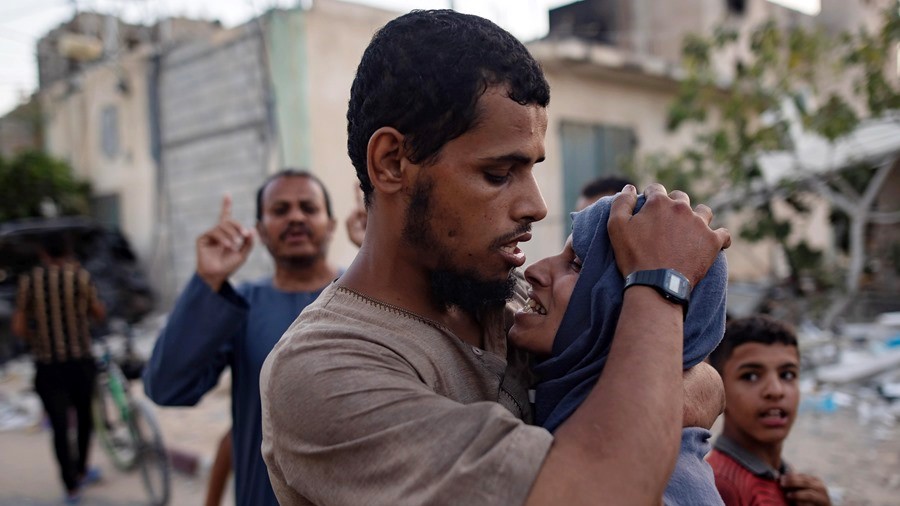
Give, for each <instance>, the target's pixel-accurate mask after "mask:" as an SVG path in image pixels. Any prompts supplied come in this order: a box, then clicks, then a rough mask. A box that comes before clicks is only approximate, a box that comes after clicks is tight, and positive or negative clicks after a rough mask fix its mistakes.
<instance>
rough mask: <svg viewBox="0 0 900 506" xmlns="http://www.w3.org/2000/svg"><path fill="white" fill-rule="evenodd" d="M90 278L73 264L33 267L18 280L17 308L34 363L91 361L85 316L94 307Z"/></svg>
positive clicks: (86, 317)
mask: <svg viewBox="0 0 900 506" xmlns="http://www.w3.org/2000/svg"><path fill="white" fill-rule="evenodd" d="M98 302H99V301H98V298H97V288H96V287H95V286H94V284H93V283H92V282H91V275H90V273H88V272H87V271H86V270H84V269H83V268H82V267H80V266H79V265H78V264H76V263H71V262H70V263H66V264H64V265H62V266H56V265H53V266H41V267H35V268H34V269H32V270H31V272H30V273H28V274H24V275H22V276H20V277H19V291H18V294H17V297H16V304H17V307H18V308H19V309H20V310H21V311H22V312H23V313H24V314H25V316H26V318H27V322H28V330H27V336H26V340H27V342H28V344H29V346H30V348H31V353H32V356H33V357H34V360H35V361H36V362H38V363H44V364H51V363H61V362H69V361H74V360H83V359H88V358H91V356H92V355H91V333H90V327H89V320H88V315H89V314H90V310H91V307H92V306H93V305H94V304H97V303H98Z"/></svg>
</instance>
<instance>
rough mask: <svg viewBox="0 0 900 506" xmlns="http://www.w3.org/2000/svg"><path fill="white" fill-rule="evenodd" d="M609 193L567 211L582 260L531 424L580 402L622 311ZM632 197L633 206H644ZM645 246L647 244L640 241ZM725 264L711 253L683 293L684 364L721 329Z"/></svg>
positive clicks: (554, 423)
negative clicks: (685, 310)
mask: <svg viewBox="0 0 900 506" xmlns="http://www.w3.org/2000/svg"><path fill="white" fill-rule="evenodd" d="M613 198H614V197H604V198H602V199H600V200H598V201H597V202H596V203H594V204H593V205H591V206H590V207H588V208H587V209H584V210H583V211H581V212H578V213H572V218H573V224H572V246H573V248H574V250H575V254H576V255H578V258H580V259H581V260H582V262H583V265H582V269H581V275H580V276H579V278H578V281H577V282H576V283H575V288H574V290H573V292H572V297H571V299H569V306H568V308H566V313H565V315H564V316H563V320H562V323H561V324H560V327H559V331H558V332H557V333H556V338H555V339H554V341H553V353H552V355H551V357H550V358H548V359H546V360H544V361H542V362H541V363H539V364H538V365H537V366H536V367H535V368H534V370H535V372H536V373H537V374H538V376H539V378H540V383H539V384H538V386H537V391H536V396H535V399H536V401H535V422H536V423H537V424H539V425H542V426H544V427H546V428H547V429H548V430H550V431H551V432H552V431H554V430H556V428H557V427H558V426H559V425H560V424H561V423H562V422H564V421H565V420H566V419H567V418H568V417H569V415H571V414H572V413H573V412H574V411H575V409H576V408H578V406H579V405H580V404H581V403H582V401H584V399H585V397H587V395H588V393H590V391H591V389H592V388H593V387H594V384H595V383H596V382H597V378H598V377H600V373H601V372H602V371H603V366H604V365H605V364H606V357H607V356H608V355H609V347H610V345H611V344H612V339H613V334H614V333H615V330H616V323H617V322H618V320H619V313H620V311H621V310H622V288H623V286H624V279H623V277H622V274H621V273H620V272H619V269H618V267H617V266H616V259H615V256H614V255H613V250H612V246H611V244H610V241H609V234H608V233H607V230H606V224H607V222H608V221H609V211H610V207H611V206H612V202H613ZM644 200H645V199H644V196H643V195H641V196H639V197H638V202H637V206H636V208H635V212H637V211H638V210H640V208H641V206H643V204H644ZM647 247H648V248H652V247H654V245H653V244H652V243H651V244H647ZM727 282H728V267H727V264H726V262H725V255H724V254H723V253H719V256H718V258H716V261H715V262H714V263H713V265H712V267H710V269H709V271H708V272H707V274H706V277H704V278H703V280H702V281H700V282H699V283H698V284H697V286H695V287H694V289H693V292H692V293H691V302H690V305H689V309H688V313H687V318H686V319H685V322H684V368H685V369H688V368H690V367H693V366H694V365H697V364H698V363H700V362H701V361H702V360H703V359H704V358H706V356H707V355H709V353H710V352H712V350H713V349H715V347H716V346H717V345H718V344H719V341H721V339H722V335H723V334H724V332H725V289H726V285H727Z"/></svg>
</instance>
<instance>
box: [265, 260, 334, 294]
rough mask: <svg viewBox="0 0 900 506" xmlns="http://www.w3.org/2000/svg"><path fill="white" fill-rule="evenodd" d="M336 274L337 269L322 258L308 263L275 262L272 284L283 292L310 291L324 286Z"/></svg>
mask: <svg viewBox="0 0 900 506" xmlns="http://www.w3.org/2000/svg"><path fill="white" fill-rule="evenodd" d="M337 276H338V270H337V269H336V268H335V267H333V266H332V265H330V264H329V263H328V262H327V261H326V260H325V259H324V258H322V259H318V260H316V261H314V262H313V263H311V264H308V265H296V264H291V263H289V262H283V261H282V262H279V261H276V262H275V275H274V276H272V285H273V286H274V287H275V288H277V289H278V290H281V291H283V292H312V291H315V290H319V289H321V288H324V287H325V286H327V285H328V283H331V282H332V281H333V280H334V279H335V278H336V277H337Z"/></svg>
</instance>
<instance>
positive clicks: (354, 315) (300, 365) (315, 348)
mask: <svg viewBox="0 0 900 506" xmlns="http://www.w3.org/2000/svg"><path fill="white" fill-rule="evenodd" d="M521 302H522V298H521V294H519V295H518V298H517V300H515V301H514V302H513V303H511V304H521ZM481 322H482V326H483V328H484V329H485V330H484V335H483V342H484V343H485V349H484V350H482V349H479V348H476V347H473V346H471V345H468V344H466V343H464V342H462V341H461V340H460V339H458V338H457V337H456V336H455V335H454V334H453V333H452V332H451V331H450V330H448V329H447V328H445V327H442V326H441V325H439V324H437V323H435V322H432V321H429V320H426V319H424V318H421V317H419V316H416V315H414V314H412V313H409V312H407V311H404V310H402V309H399V308H395V307H392V306H389V305H386V304H383V303H380V302H377V301H374V300H372V299H369V298H366V297H364V296H362V295H359V294H357V293H355V292H352V291H350V290H348V289H346V288H342V287H340V286H338V285H337V284H333V285H332V286H330V287H328V288H326V289H325V291H324V292H322V295H321V296H319V298H318V300H317V301H316V302H314V303H313V304H311V305H310V306H309V307H308V308H307V309H306V310H305V311H304V312H303V313H302V314H301V315H300V317H299V318H298V319H297V320H296V321H295V322H294V324H293V325H292V326H291V327H290V328H289V329H288V330H287V332H286V333H285V335H284V337H283V338H282V339H281V341H279V343H278V345H276V347H275V349H274V350H273V351H272V353H271V354H270V355H269V357H268V359H267V360H266V363H265V365H264V366H263V370H262V375H261V379H260V381H261V392H262V409H263V444H262V451H263V458H264V459H265V461H266V465H267V466H268V469H269V476H270V478H271V481H272V486H273V488H274V489H275V493H276V495H277V496H278V500H279V502H280V503H281V504H282V505H286V506H289V505H303V504H319V505H358V504H390V505H400V504H466V505H478V504H491V505H496V504H504V505H507V504H509V505H514V504H521V503H522V502H524V500H525V498H526V497H527V494H528V492H529V490H530V488H531V483H532V482H533V481H534V478H535V477H536V475H537V472H538V470H539V469H540V466H541V464H542V462H543V459H544V457H545V455H546V454H547V451H548V450H549V447H550V443H551V441H552V436H551V435H550V433H549V432H547V431H546V430H545V429H543V428H541V427H536V426H531V425H527V424H526V423H525V422H524V421H523V419H524V420H528V419H530V416H531V412H530V407H529V403H528V393H527V388H528V386H529V385H528V369H527V363H526V361H525V356H524V354H522V353H521V352H520V351H518V350H514V349H512V348H510V349H509V350H508V349H507V342H506V330H507V329H508V327H509V324H510V323H511V309H510V307H509V306H508V307H507V308H506V309H504V310H501V308H498V310H497V311H494V312H492V313H490V314H485V315H482V317H481Z"/></svg>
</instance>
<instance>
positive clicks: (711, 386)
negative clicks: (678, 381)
mask: <svg viewBox="0 0 900 506" xmlns="http://www.w3.org/2000/svg"><path fill="white" fill-rule="evenodd" d="M724 410H725V386H724V385H723V384H722V377H721V376H719V373H718V372H716V370H715V369H714V368H713V366H711V365H709V364H707V363H706V362H700V363H699V364H697V365H695V366H694V367H691V368H690V369H688V370H687V371H684V419H683V425H682V426H683V427H703V428H704V429H707V430H708V429H710V428H712V426H713V424H714V423H715V422H716V418H718V417H719V415H721V414H722V411H724Z"/></svg>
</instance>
